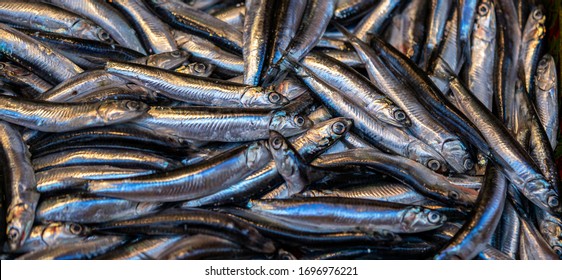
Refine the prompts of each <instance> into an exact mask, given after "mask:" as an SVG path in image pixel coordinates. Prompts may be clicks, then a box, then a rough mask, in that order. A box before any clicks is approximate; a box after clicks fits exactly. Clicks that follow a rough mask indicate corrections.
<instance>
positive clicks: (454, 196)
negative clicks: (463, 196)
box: [449, 191, 460, 200]
mask: <svg viewBox="0 0 562 280" xmlns="http://www.w3.org/2000/svg"><path fill="white" fill-rule="evenodd" d="M449 197H450V198H451V199H453V200H457V199H459V197H460V195H459V193H458V192H456V191H450V192H449Z"/></svg>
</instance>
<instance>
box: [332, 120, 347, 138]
mask: <svg viewBox="0 0 562 280" xmlns="http://www.w3.org/2000/svg"><path fill="white" fill-rule="evenodd" d="M332 131H333V132H334V133H335V134H337V135H342V134H343V133H344V132H345V124H343V123H342V122H335V123H334V124H332Z"/></svg>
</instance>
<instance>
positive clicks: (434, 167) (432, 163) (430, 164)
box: [427, 159, 441, 171]
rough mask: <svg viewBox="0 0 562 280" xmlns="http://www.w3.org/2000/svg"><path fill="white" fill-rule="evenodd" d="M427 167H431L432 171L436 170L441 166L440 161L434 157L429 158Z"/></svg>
mask: <svg viewBox="0 0 562 280" xmlns="http://www.w3.org/2000/svg"><path fill="white" fill-rule="evenodd" d="M427 167H429V169H431V170H433V171H437V170H439V169H440V168H441V163H440V162H439V161H438V160H436V159H430V160H429V161H428V162H427Z"/></svg>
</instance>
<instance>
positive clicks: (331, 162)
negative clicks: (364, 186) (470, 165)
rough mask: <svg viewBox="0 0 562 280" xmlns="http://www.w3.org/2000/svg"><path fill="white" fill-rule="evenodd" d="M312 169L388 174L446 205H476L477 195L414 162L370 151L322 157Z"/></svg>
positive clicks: (352, 151)
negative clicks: (364, 169)
mask: <svg viewBox="0 0 562 280" xmlns="http://www.w3.org/2000/svg"><path fill="white" fill-rule="evenodd" d="M313 165H314V166H318V167H322V168H336V169H337V168H340V169H341V168H343V167H344V166H365V167H368V168H372V169H374V170H376V171H379V172H382V173H385V174H388V175H390V176H392V177H394V178H395V179H397V180H398V181H400V182H403V183H405V184H407V185H409V186H410V187H412V188H413V189H414V190H416V191H417V192H418V193H420V194H422V195H425V196H427V197H428V198H431V199H434V200H437V201H440V202H442V203H445V204H448V205H460V206H467V207H470V206H472V205H473V204H474V202H475V201H476V196H477V192H476V191H474V190H471V189H468V188H463V187H458V186H455V185H453V184H451V183H449V181H447V179H446V178H445V177H444V176H442V175H440V174H437V173H434V172H432V171H431V170H430V169H428V168H426V167H425V166H423V165H421V164H419V163H417V162H415V161H412V160H409V159H406V158H402V157H400V156H392V155H387V154H385V153H382V152H378V151H373V150H369V149H355V150H350V151H346V152H341V153H337V154H331V155H323V156H320V157H318V159H316V160H315V161H314V162H313Z"/></svg>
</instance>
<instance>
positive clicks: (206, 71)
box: [175, 62, 215, 77]
mask: <svg viewBox="0 0 562 280" xmlns="http://www.w3.org/2000/svg"><path fill="white" fill-rule="evenodd" d="M214 70H215V65H213V64H209V63H201V62H193V63H190V64H188V65H185V66H182V67H180V68H177V69H176V70H175V71H176V72H178V73H182V74H188V75H194V76H198V77H209V76H211V75H212V74H213V71H214Z"/></svg>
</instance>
